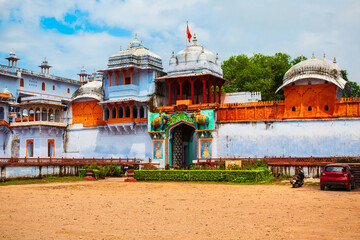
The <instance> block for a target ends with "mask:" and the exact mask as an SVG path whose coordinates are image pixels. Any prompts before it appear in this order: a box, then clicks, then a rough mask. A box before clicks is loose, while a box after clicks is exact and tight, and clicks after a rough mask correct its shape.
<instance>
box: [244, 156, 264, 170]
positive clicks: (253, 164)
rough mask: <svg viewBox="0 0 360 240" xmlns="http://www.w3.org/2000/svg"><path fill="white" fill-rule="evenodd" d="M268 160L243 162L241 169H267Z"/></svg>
mask: <svg viewBox="0 0 360 240" xmlns="http://www.w3.org/2000/svg"><path fill="white" fill-rule="evenodd" d="M268 162H269V160H268V159H265V158H264V159H262V160H257V159H256V158H255V159H253V160H249V161H243V162H242V169H248V170H251V169H257V168H267V167H268Z"/></svg>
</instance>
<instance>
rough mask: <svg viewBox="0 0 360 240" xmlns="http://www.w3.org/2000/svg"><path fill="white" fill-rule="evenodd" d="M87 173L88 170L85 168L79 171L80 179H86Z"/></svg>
mask: <svg viewBox="0 0 360 240" xmlns="http://www.w3.org/2000/svg"><path fill="white" fill-rule="evenodd" d="M85 173H86V169H83V168H81V169H79V177H82V178H84V177H85V176H86V175H85Z"/></svg>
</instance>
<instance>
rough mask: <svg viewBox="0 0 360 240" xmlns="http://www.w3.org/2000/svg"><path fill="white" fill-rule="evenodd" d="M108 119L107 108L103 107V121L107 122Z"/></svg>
mask: <svg viewBox="0 0 360 240" xmlns="http://www.w3.org/2000/svg"><path fill="white" fill-rule="evenodd" d="M108 119H109V108H107V107H105V110H104V120H105V121H106V120H108Z"/></svg>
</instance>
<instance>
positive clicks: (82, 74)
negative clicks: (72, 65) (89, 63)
mask: <svg viewBox="0 0 360 240" xmlns="http://www.w3.org/2000/svg"><path fill="white" fill-rule="evenodd" d="M78 75H79V76H80V82H82V83H85V82H87V81H88V79H87V78H88V76H89V74H87V73H86V70H85V68H84V66H82V68H81V71H80V73H79V74H78Z"/></svg>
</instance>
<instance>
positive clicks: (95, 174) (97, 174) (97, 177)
mask: <svg viewBox="0 0 360 240" xmlns="http://www.w3.org/2000/svg"><path fill="white" fill-rule="evenodd" d="M93 171H94V176H95V179H99V178H101V177H103V176H102V175H103V172H102V171H100V170H97V169H93Z"/></svg>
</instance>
